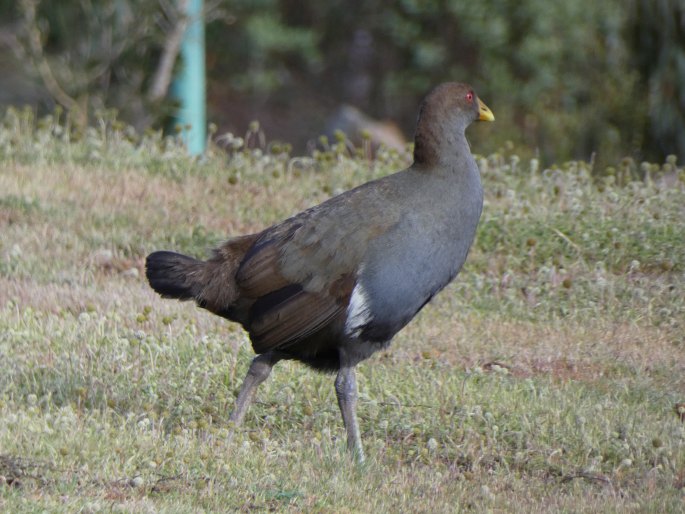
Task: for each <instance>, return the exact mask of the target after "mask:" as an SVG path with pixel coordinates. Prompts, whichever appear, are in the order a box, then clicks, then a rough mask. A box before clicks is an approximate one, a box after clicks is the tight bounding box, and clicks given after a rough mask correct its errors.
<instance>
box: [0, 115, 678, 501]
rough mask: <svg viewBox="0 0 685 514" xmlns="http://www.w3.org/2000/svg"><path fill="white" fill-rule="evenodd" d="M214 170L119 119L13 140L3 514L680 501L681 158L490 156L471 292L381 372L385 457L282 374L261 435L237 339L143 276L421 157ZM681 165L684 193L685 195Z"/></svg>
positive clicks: (389, 356)
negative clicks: (239, 412) (148, 266)
mask: <svg viewBox="0 0 685 514" xmlns="http://www.w3.org/2000/svg"><path fill="white" fill-rule="evenodd" d="M217 141H220V142H221V144H222V145H223V148H219V147H217V146H214V147H212V149H211V150H210V152H209V154H208V156H207V157H206V158H205V159H203V160H201V161H197V160H193V159H190V158H188V157H187V156H185V153H184V151H183V149H182V148H181V147H180V146H178V145H177V144H176V143H174V142H173V141H170V140H165V139H163V138H161V137H160V136H159V135H158V134H153V133H150V134H145V135H143V136H141V137H138V136H135V135H134V134H132V133H131V132H130V131H128V130H127V129H126V128H125V127H120V126H118V124H117V122H116V121H115V120H111V119H109V120H108V119H106V118H105V119H103V122H102V123H101V125H100V126H98V127H95V128H91V129H89V130H87V131H86V132H85V133H82V134H76V133H74V131H73V130H70V129H69V127H65V126H64V124H62V123H60V122H59V120H58V119H57V118H56V117H55V118H46V119H42V120H35V119H33V117H32V116H31V114H30V113H27V112H15V111H11V112H9V113H8V114H7V115H6V116H5V118H4V119H3V122H2V126H1V127H0V230H1V233H2V238H0V510H3V511H7V512H34V511H50V512H100V511H115V512H147V511H149V512H159V511H162V512H199V511H210V512H216V511H252V510H257V511H262V510H271V511H285V512H290V511H292V512H301V511H314V512H511V511H518V512H558V511H566V512H654V511H662V512H682V511H683V509H685V490H684V486H685V423H684V421H683V415H680V414H679V413H678V412H677V410H678V405H679V404H682V403H683V402H685V336H684V335H683V334H685V330H684V329H685V327H684V323H685V291H684V286H685V238H683V235H682V234H683V228H684V227H683V220H685V185H684V184H683V182H682V179H683V177H684V176H685V175H684V173H685V172H684V171H683V169H682V168H679V167H678V166H677V164H676V163H675V162H674V161H673V159H670V160H669V162H667V163H664V164H663V165H650V166H646V165H645V166H642V169H645V170H647V169H648V170H649V172H650V173H649V176H647V177H646V178H645V179H644V180H635V177H633V176H631V175H630V174H625V173H624V174H622V173H621V167H620V166H619V167H618V168H617V171H616V174H615V175H614V176H613V177H606V178H597V177H594V176H593V175H592V173H591V170H590V167H589V165H588V164H586V163H582V162H572V163H566V164H564V165H562V166H559V167H551V168H549V169H544V170H542V169H539V164H538V163H537V162H535V161H531V162H520V161H519V159H518V158H517V157H516V155H515V154H514V152H513V150H507V149H505V150H503V151H500V152H498V153H497V154H494V155H491V156H488V157H479V158H478V160H479V164H480V167H481V171H482V174H483V180H484V186H485V190H486V206H485V209H484V213H483V219H482V221H481V224H480V228H479V233H478V236H477V241H476V244H475V246H474V248H473V249H472V252H471V255H470V256H469V260H468V262H467V266H466V268H465V269H464V271H463V273H462V274H461V275H460V277H459V278H458V279H457V281H456V282H455V283H454V284H452V285H451V286H449V287H448V288H447V289H446V290H445V291H444V292H443V293H441V294H440V295H439V296H438V297H437V298H435V299H434V300H433V302H432V303H431V305H430V306H428V307H427V308H426V309H425V310H424V311H423V312H422V313H421V314H420V315H419V316H418V317H417V319H416V320H415V321H414V322H412V323H411V324H410V325H409V326H408V327H407V328H406V329H405V330H404V331H403V332H401V333H400V334H399V335H398V336H397V338H396V340H395V341H394V342H393V344H392V345H391V347H390V349H389V350H388V351H387V352H383V353H381V354H378V355H376V356H374V357H373V358H371V359H370V360H369V361H367V362H365V363H363V364H362V365H360V366H359V386H360V394H361V401H360V406H359V415H360V420H361V427H362V432H363V441H364V444H365V447H366V450H367V454H368V462H367V463H366V464H365V465H363V466H357V465H355V464H354V463H353V462H351V460H350V459H349V458H348V456H347V455H346V453H345V449H344V430H343V427H342V422H341V420H340V415H339V413H338V409H337V405H336V402H335V396H334V391H333V384H332V382H333V379H332V377H331V376H328V375H319V374H316V373H314V372H312V371H310V370H307V369H306V368H304V367H303V366H301V365H297V364H296V363H280V364H279V365H278V367H277V368H276V370H275V372H274V374H273V375H272V377H271V378H270V379H269V380H268V381H267V382H266V383H265V384H264V385H263V386H262V388H261V389H260V391H259V393H258V402H257V404H256V405H255V406H254V407H253V408H252V409H251V410H250V412H249V413H248V417H247V420H246V423H245V426H244V427H242V428H241V429H240V430H239V431H238V432H237V433H236V435H235V437H234V438H233V440H229V439H228V437H227V435H228V429H229V422H228V414H229V413H230V410H231V408H232V405H233V402H234V399H235V395H236V392H237V389H238V387H239V386H240V382H241V380H242V377H243V374H244V373H245V371H246V369H247V366H248V364H249V361H250V358H251V356H252V351H251V348H250V345H249V341H248V340H247V338H246V336H245V334H244V333H243V332H242V330H241V329H239V327H237V326H235V325H232V324H229V323H227V322H225V321H223V320H221V319H219V318H216V317H213V316H211V315H209V314H207V313H205V312H203V311H200V310H198V309H196V308H195V307H193V306H192V305H190V304H181V303H176V302H170V301H163V300H161V299H160V298H158V297H157V296H156V295H155V294H154V293H153V292H152V291H151V290H150V289H149V288H148V287H147V286H146V284H145V281H144V278H143V274H142V271H143V270H142V266H143V259H144V256H145V255H146V253H147V252H149V251H151V250H154V249H161V248H168V249H176V250H180V251H185V252H189V253H192V254H195V255H202V254H205V253H206V251H207V249H209V248H211V246H212V245H214V244H216V243H217V242H219V241H220V240H221V239H222V238H224V237H226V236H227V235H229V234H240V233H245V232H249V231H255V230H258V229H260V228H262V227H265V226H267V225H269V224H271V223H273V222H275V221H277V220H279V219H281V218H283V217H285V216H287V215H289V214H293V213H295V212H297V211H299V210H301V209H303V208H305V207H307V206H309V205H313V204H315V203H318V202H320V201H321V200H323V199H325V198H327V197H328V196H330V194H333V193H337V192H339V191H342V190H344V189H347V188H348V187H351V186H353V185H355V184H359V183H362V182H363V181H365V180H368V179H369V178H372V177H375V176H379V175H382V174H385V173H388V172H391V171H393V170H396V169H399V168H401V167H402V166H404V165H406V163H407V156H406V155H400V154H396V153H386V152H381V154H380V155H379V156H378V158H377V159H375V160H373V161H371V160H369V159H367V158H365V156H364V149H363V148H362V149H361V150H359V149H357V150H355V149H352V150H350V149H349V148H347V146H346V145H345V143H344V141H339V140H338V141H335V142H332V143H330V144H328V146H327V147H326V148H325V149H324V150H322V151H320V152H318V153H316V154H314V155H313V156H311V157H306V158H291V157H290V156H289V155H288V154H287V148H284V147H283V146H282V145H272V146H269V147H264V148H257V149H246V148H245V147H244V146H243V144H242V141H241V140H240V139H239V138H235V137H228V136H227V137H223V138H217ZM672 175H675V177H676V180H675V182H673V181H671V182H669V181H667V180H666V179H667V178H668V177H669V176H672Z"/></svg>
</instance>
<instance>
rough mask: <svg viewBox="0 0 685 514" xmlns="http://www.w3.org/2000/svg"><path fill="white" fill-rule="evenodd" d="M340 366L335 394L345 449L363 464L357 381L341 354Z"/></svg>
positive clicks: (352, 366) (352, 369)
mask: <svg viewBox="0 0 685 514" xmlns="http://www.w3.org/2000/svg"><path fill="white" fill-rule="evenodd" d="M340 364H341V366H340V370H339V371H338V376H337V377H336V379H335V394H336V395H337V397H338V406H339V407H340V412H341V413H342V418H343V423H345V429H346V430H347V449H348V450H349V451H350V452H352V453H353V454H354V456H355V457H356V458H357V460H358V461H359V462H364V449H363V448H362V441H361V436H360V434H359V423H358V421H357V379H356V377H355V373H354V365H349V363H347V362H345V359H344V356H343V355H342V352H341V355H340Z"/></svg>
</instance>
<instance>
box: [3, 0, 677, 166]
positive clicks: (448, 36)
mask: <svg viewBox="0 0 685 514" xmlns="http://www.w3.org/2000/svg"><path fill="white" fill-rule="evenodd" d="M26 1H28V0H23V2H26ZM3 3H6V2H3V1H0V7H2V4H3ZM170 3H171V5H174V3H173V2H170V1H167V0H159V1H157V2H145V1H142V0H118V1H100V2H94V1H88V0H64V1H62V2H59V3H53V2H43V3H41V4H39V6H38V13H39V14H38V16H39V17H40V23H41V27H43V28H44V31H43V33H44V34H45V35H46V39H45V50H46V53H47V54H48V55H49V56H50V58H51V59H52V62H53V63H54V66H53V68H54V69H56V70H58V71H59V72H60V75H61V82H60V83H61V84H62V85H63V87H65V88H66V89H69V92H70V94H71V95H73V96H77V97H83V96H84V95H88V96H89V98H90V101H91V102H93V103H97V104H99V105H100V106H102V107H115V108H117V109H120V110H123V111H124V112H123V113H122V114H123V117H124V118H125V119H127V120H128V121H129V122H133V123H134V124H135V125H137V126H140V125H141V123H140V119H143V120H144V121H145V123H146V124H147V123H149V122H151V121H157V122H159V121H160V117H161V116H162V115H163V113H164V110H163V109H162V110H161V111H160V110H159V106H150V105H148V104H146V103H145V101H144V98H145V90H146V87H147V85H148V82H149V80H150V76H151V75H152V73H153V70H154V69H155V67H156V66H157V62H156V59H158V58H159V54H160V48H161V47H162V46H163V43H164V38H165V37H166V34H168V32H169V25H170V24H173V22H174V15H173V12H172V11H173V9H171V7H170V5H169V4H170ZM7 9H8V8H7V6H6V5H5V6H4V7H3V8H2V9H0V12H2V10H5V11H6V10H7ZM208 9H209V10H210V20H211V21H210V23H209V24H208V27H207V42H208V69H209V73H210V81H211V82H212V83H213V84H214V85H215V87H214V90H215V91H220V92H221V93H220V94H221V95H223V96H225V97H231V96H233V97H239V98H241V99H244V98H250V99H254V98H258V99H259V101H260V102H261V103H262V104H266V105H268V106H271V107H273V108H277V107H278V106H282V105H295V104H297V105H300V103H302V105H304V107H303V108H305V109H306V108H307V106H308V103H307V102H309V106H310V107H311V109H312V110H313V109H315V108H316V106H319V108H322V106H325V107H330V106H331V105H332V104H331V102H336V103H343V102H347V103H352V104H355V105H356V106H357V107H359V108H361V109H363V110H364V111H365V112H367V113H368V114H370V115H372V116H375V117H378V118H391V119H395V120H398V122H399V123H400V125H401V126H402V127H403V129H404V130H405V132H407V133H410V131H411V130H412V128H413V123H414V119H415V115H416V106H417V103H418V101H419V100H420V98H421V96H422V95H423V94H425V92H426V91H427V90H428V89H430V87H431V86H432V85H434V84H436V83H439V82H441V81H445V80H462V81H468V82H470V83H472V84H473V85H474V87H475V88H476V89H477V91H478V92H479V94H480V96H481V97H482V98H484V99H485V100H486V102H487V103H488V104H489V105H490V107H491V108H492V109H493V111H494V112H495V113H496V116H497V121H498V124H497V127H496V130H495V129H492V130H489V131H485V132H480V131H475V132H474V134H473V136H472V137H473V138H474V139H478V137H481V138H483V137H485V136H487V138H488V139H487V144H489V145H490V147H487V146H486V147H485V148H483V150H485V151H492V150H495V149H496V148H497V147H498V146H502V145H504V143H505V141H507V140H511V141H513V142H514V143H515V144H516V145H517V146H522V147H527V148H531V149H534V150H532V152H534V153H537V154H539V156H540V157H541V158H542V159H543V160H544V161H546V162H549V161H551V160H565V159H577V158H580V159H590V158H591V155H592V154H593V153H596V155H597V160H596V161H595V162H596V163H599V164H600V165H601V166H596V168H599V169H601V170H603V169H604V166H603V163H609V162H616V161H617V160H618V158H619V157H621V156H623V155H630V156H632V157H633V158H634V159H635V160H637V161H640V160H642V159H652V160H657V159H663V158H664V157H665V156H666V155H667V154H672V153H674V154H679V155H681V156H683V155H685V113H684V109H683V105H685V2H683V0H606V1H604V2H597V1H595V0H576V1H575V2H565V3H558V2H547V1H545V0H482V1H480V2H459V1H455V0H422V1H419V0H402V1H399V2H393V3H388V2H383V1H380V0H363V1H361V2H357V3H356V4H355V5H354V7H352V6H351V5H350V4H349V2H346V1H343V0H331V1H329V2H306V3H303V2H295V1H294V0H258V1H246V0H233V1H220V0H219V1H216V2H214V3H211V4H210V5H209V7H208ZM74 19H81V20H83V23H82V24H81V25H80V26H79V30H74V25H73V20H74ZM113 49H115V50H116V51H113ZM84 77H85V79H84ZM321 98H327V99H328V103H326V102H325V101H323V100H322V101H319V99H321ZM212 99H214V100H217V95H216V94H214V95H210V101H211V100H212ZM298 102H300V103H298ZM317 102H318V103H317ZM218 103H220V102H217V104H218ZM152 108H156V109H158V110H154V109H153V110H152V111H151V109H152ZM213 109H214V110H215V111H217V112H220V111H221V110H222V109H223V106H221V105H217V106H216V107H213V106H212V105H211V104H210V113H211V112H212V110H213ZM160 113H161V114H160ZM302 114H303V115H301V116H300V118H301V120H300V123H306V119H307V118H311V113H309V112H303V113H302ZM211 117H212V116H211V114H210V118H211ZM312 130H321V127H317V128H316V129H315V128H313V127H312ZM315 135H316V134H314V133H312V137H313V136H315ZM484 143H485V142H477V144H479V147H481V148H482V147H483V144H484Z"/></svg>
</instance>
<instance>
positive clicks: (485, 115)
mask: <svg viewBox="0 0 685 514" xmlns="http://www.w3.org/2000/svg"><path fill="white" fill-rule="evenodd" d="M478 121H495V115H494V114H492V111H491V110H490V109H489V108H488V106H487V105H485V104H484V103H483V102H482V101H481V99H480V98H479V99H478Z"/></svg>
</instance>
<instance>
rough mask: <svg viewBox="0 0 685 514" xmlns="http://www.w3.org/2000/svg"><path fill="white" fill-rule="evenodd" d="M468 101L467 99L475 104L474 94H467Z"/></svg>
mask: <svg viewBox="0 0 685 514" xmlns="http://www.w3.org/2000/svg"><path fill="white" fill-rule="evenodd" d="M466 99H467V100H468V101H469V102H473V93H472V92H471V91H469V92H468V93H466Z"/></svg>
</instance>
